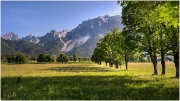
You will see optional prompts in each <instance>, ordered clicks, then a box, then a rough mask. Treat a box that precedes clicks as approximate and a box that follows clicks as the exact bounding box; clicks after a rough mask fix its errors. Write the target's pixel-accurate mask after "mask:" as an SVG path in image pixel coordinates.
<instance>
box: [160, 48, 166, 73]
mask: <svg viewBox="0 0 180 101" xmlns="http://www.w3.org/2000/svg"><path fill="white" fill-rule="evenodd" d="M164 58H165V52H164V50H163V49H162V48H161V65H162V73H161V75H165V74H166V64H165V61H164Z"/></svg>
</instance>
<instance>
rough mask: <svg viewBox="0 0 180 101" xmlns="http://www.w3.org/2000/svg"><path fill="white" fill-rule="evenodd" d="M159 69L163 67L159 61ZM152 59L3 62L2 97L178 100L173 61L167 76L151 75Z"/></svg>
mask: <svg viewBox="0 0 180 101" xmlns="http://www.w3.org/2000/svg"><path fill="white" fill-rule="evenodd" d="M158 65H159V72H160V71H161V68H160V64H158ZM152 73H153V67H152V64H151V63H130V64H129V71H126V70H125V67H124V66H122V68H121V69H114V68H109V67H105V64H103V65H102V66H99V65H96V64H94V63H91V62H87V63H84V62H83V63H69V64H57V63H56V64H14V65H9V64H2V65H1V98H2V99H3V100H43V99H44V100H178V99H179V79H177V78H173V77H174V76H175V67H174V64H173V63H170V62H169V63H167V72H166V75H165V76H161V75H155V76H152Z"/></svg>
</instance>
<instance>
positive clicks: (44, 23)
mask: <svg viewBox="0 0 180 101" xmlns="http://www.w3.org/2000/svg"><path fill="white" fill-rule="evenodd" d="M106 14H108V15H110V16H113V15H121V6H120V5H118V4H117V1H2V2H1V35H4V34H5V33H7V32H14V33H15V34H18V35H19V36H20V37H25V36H27V35H29V34H33V35H35V36H43V35H45V34H46V33H48V32H50V31H51V30H52V29H55V30H57V31H61V30H63V29H70V30H72V29H74V28H75V27H76V26H78V25H79V24H80V23H81V22H82V21H85V20H88V19H93V18H96V17H98V16H103V15H106Z"/></svg>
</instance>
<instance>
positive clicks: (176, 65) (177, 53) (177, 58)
mask: <svg viewBox="0 0 180 101" xmlns="http://www.w3.org/2000/svg"><path fill="white" fill-rule="evenodd" d="M173 56H174V64H175V67H176V76H175V77H176V78H179V50H177V51H176V52H173Z"/></svg>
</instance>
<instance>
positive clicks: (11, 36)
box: [1, 32, 19, 40]
mask: <svg viewBox="0 0 180 101" xmlns="http://www.w3.org/2000/svg"><path fill="white" fill-rule="evenodd" d="M1 37H2V38H3V39H5V40H18V39H19V36H18V35H16V34H14V33H13V32H9V33H6V34H5V35H3V36H1Z"/></svg>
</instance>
